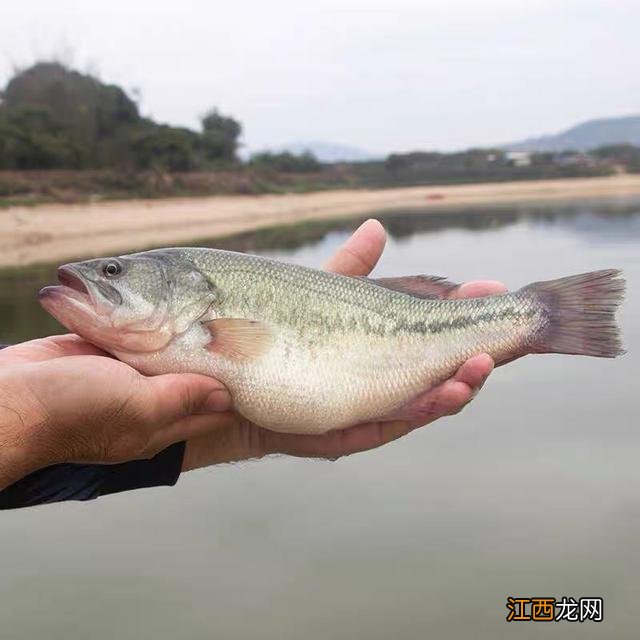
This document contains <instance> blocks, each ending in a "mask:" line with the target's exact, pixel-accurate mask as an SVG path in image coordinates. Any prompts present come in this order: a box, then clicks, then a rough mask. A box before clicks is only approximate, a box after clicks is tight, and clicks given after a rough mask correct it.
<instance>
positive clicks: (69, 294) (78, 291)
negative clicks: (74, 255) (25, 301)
mask: <svg viewBox="0 0 640 640" xmlns="http://www.w3.org/2000/svg"><path fill="white" fill-rule="evenodd" d="M58 282H59V283H60V284H59V285H54V286H49V287H45V288H44V289H42V290H41V291H40V293H39V294H38V298H39V299H40V300H41V301H45V300H49V299H61V298H66V299H68V300H73V301H75V302H76V303H79V304H82V305H85V306H94V302H95V300H94V297H93V295H92V293H91V291H90V289H89V287H88V286H87V284H86V282H85V280H84V278H83V277H82V276H81V275H80V273H78V271H76V269H74V268H73V267H72V266H71V265H63V266H62V267H59V268H58Z"/></svg>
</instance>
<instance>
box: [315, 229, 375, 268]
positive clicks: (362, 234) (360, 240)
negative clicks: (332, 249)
mask: <svg viewBox="0 0 640 640" xmlns="http://www.w3.org/2000/svg"><path fill="white" fill-rule="evenodd" d="M386 240H387V234H386V232H385V230H384V227H383V226H382V225H381V224H380V223H379V222H378V221H377V220H373V219H371V220H367V221H366V222H364V223H363V224H361V225H360V226H359V227H358V228H357V229H356V231H355V232H354V233H353V235H352V236H351V237H350V238H349V239H348V240H347V241H346V242H345V243H344V244H343V245H342V247H340V249H338V251H337V252H336V253H335V254H334V255H333V257H332V258H330V259H329V261H328V262H327V263H326V264H325V265H324V269H325V270H326V271H333V272H334V273H342V274H344V275H349V276H366V275H368V274H369V273H370V272H371V271H373V268H374V267H375V266H376V264H377V263H378V260H379V259H380V256H381V255H382V251H383V250H384V245H385V243H386Z"/></svg>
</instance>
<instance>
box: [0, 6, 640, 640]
mask: <svg viewBox="0 0 640 640" xmlns="http://www.w3.org/2000/svg"><path fill="white" fill-rule="evenodd" d="M638 24H640V4H638V3H637V2H632V1H626V0H620V1H618V2H616V3H613V4H612V3H607V2H604V1H592V0H581V1H579V2H578V1H571V0H562V1H558V0H555V1H551V0H532V1H530V2H526V3H514V2H506V1H504V2H503V1H501V0H487V1H486V2H483V3H477V2H471V1H463V0H453V1H449V2H444V1H429V0H422V1H420V2H418V1H413V0H411V1H410V0H395V1H394V2H390V1H388V0H385V1H382V0H369V1H368V2H364V1H360V0H342V1H341V2H337V1H336V2H334V1H332V0H331V1H326V0H320V1H319V2H316V3H313V4H312V5H305V4H304V3H299V2H292V1H291V2H290V1H277V0H276V1H275V2H270V3H266V4H265V3H259V2H244V1H239V2H233V3H227V2H196V1H195V0H182V1H181V2H169V1H164V0H162V1H159V0H156V1H154V2H147V1H146V0H140V1H138V2H134V3H132V2H121V1H120V0H113V1H111V2H109V3H105V2H98V1H96V0H84V1H83V2H71V1H69V0H61V1H58V2H56V3H51V2H44V1H40V2H38V1H35V0H23V1H22V2H20V3H18V2H5V3H4V6H3V8H2V20H1V21H0V88H1V93H0V342H5V341H6V342H15V341H19V340H26V339H30V338H33V337H38V336H43V335H49V334H52V333H55V332H58V331H61V328H60V327H59V326H57V325H56V323H55V322H54V321H53V320H52V319H51V318H50V317H48V316H47V315H46V314H45V313H44V311H42V310H41V309H40V308H39V306H38V304H37V300H36V297H35V296H36V293H37V291H38V289H39V288H40V287H41V286H43V285H44V284H46V283H49V282H51V281H52V280H53V278H54V277H55V267H56V264H57V263H58V262H60V261H62V260H63V259H64V260H66V259H70V258H84V257H93V256H94V255H95V253H96V252H105V253H108V252H110V251H113V250H118V251H120V250H121V251H125V250H135V249H143V248H147V247H150V246H156V245H158V244H177V243H180V244H185V243H186V244H197V245H207V246H214V247H222V248H227V249H235V250H240V251H250V252H255V253H260V254H263V255H269V256H272V257H276V258H279V259H283V260H287V261H291V262H297V263H300V264H306V265H310V266H316V267H318V266H320V265H321V264H322V262H323V261H324V260H325V259H326V258H327V257H328V256H329V255H330V254H331V252H333V251H334V250H335V249H336V248H337V247H338V246H339V244H340V243H341V242H343V241H344V240H345V239H346V237H347V236H348V234H349V233H350V232H351V231H352V230H353V229H354V228H355V227H356V225H357V224H358V223H359V222H361V221H362V220H363V219H364V218H366V217H370V216H377V217H380V218H381V220H382V221H383V223H384V224H385V226H386V227H387V228H388V230H389V233H390V241H389V244H388V247H387V250H386V252H385V255H384V257H383V260H382V262H381V265H380V267H379V268H378V270H377V273H378V275H388V276H390V275H406V274H411V273H435V274H441V275H446V276H448V277H450V278H451V279H453V280H456V281H465V280H470V279H477V278H485V277H486V278H494V279H501V280H504V281H505V282H506V283H507V285H508V286H509V287H510V288H517V287H519V286H522V285H524V284H526V283H528V282H530V281H535V280H542V279H547V278H555V277H560V276H563V275H569V274H571V273H578V272H582V271H590V270H595V269H599V268H607V267H617V268H621V269H623V270H624V272H625V275H626V277H627V280H628V296H627V301H626V302H625V305H624V307H623V309H622V312H621V314H620V320H621V324H622V326H623V333H624V342H625V345H626V347H627V349H628V353H627V355H626V356H625V357H623V358H621V359H618V360H615V361H603V360H597V359H586V358H573V357H568V356H544V357H535V358H525V359H523V360H520V361H518V362H516V363H514V364H512V365H509V366H508V367H503V368H501V369H500V370H498V371H497V372H496V373H495V374H494V375H493V376H492V378H491V379H490V381H489V383H488V384H487V386H486V388H485V389H484V390H483V392H482V394H480V396H479V397H478V398H477V399H476V400H475V401H474V403H473V404H472V405H471V406H470V407H468V408H467V409H465V411H464V412H463V413H462V414H461V415H459V416H455V417H452V418H447V419H444V420H441V421H439V422H438V423H437V424H434V425H433V426H432V427H430V428H429V429H425V430H421V431H417V432H415V433H413V434H411V435H410V436H409V437H407V438H404V439H402V440H400V441H397V442H394V443H392V444H391V445H389V446H387V447H385V448H383V449H381V450H377V451H374V452H368V453H364V454H360V455H356V456H353V457H350V458H346V459H342V460H340V461H338V462H335V463H329V462H318V461H308V460H293V459H285V458H273V459H269V460H263V461H259V462H251V463H245V464H236V465H228V466H224V467H217V468H212V469H207V470H201V471H197V472H192V473H189V474H187V475H186V476H185V477H183V478H182V479H181V480H180V482H179V483H178V485H177V486H176V487H175V488H171V489H168V488H167V489H154V490H147V491H142V492H137V493H134V494H129V495H126V494H125V495H119V496H113V497H108V498H104V499H101V500H99V501H98V502H95V503H92V504H87V505H85V504H65V505H57V506H51V507H43V508H38V509H31V510H24V511H20V512H7V513H5V514H3V515H2V517H1V518H0V521H1V522H0V637H1V638H2V640H5V639H6V640H27V639H29V640H31V639H33V638H38V637H45V638H48V639H52V640H55V639H58V638H70V637H72V638H73V637H88V636H90V637H92V638H96V639H102V638H104V639H107V638H114V637H116V638H122V639H125V638H140V637H153V638H174V637H180V638H194V639H195V638H203V637H211V636H212V635H216V637H221V638H252V637H259V638H274V639H275V638H278V639H280V638H292V639H293V638H296V639H297V638H300V637H305V638H309V639H314V638H325V637H330V638H341V637H352V638H367V639H374V638H380V639H382V638H388V637H389V636H391V635H393V636H395V637H398V638H403V639H404V638H407V639H409V638H412V639H413V638H416V637H425V636H427V635H430V636H433V637H438V638H467V637H468V638H487V639H488V638H491V639H493V638H496V637H502V636H503V635H506V634H507V633H508V634H512V635H514V636H515V637H522V638H538V637H541V636H542V635H545V634H549V635H553V636H554V637H562V638H565V637H566V638H574V637H575V638H602V637H610V638H637V637H638V613H637V597H638V596H639V595H640V581H639V579H638V575H640V574H639V571H640V552H639V550H638V539H639V536H640V509H639V507H638V498H637V497H638V490H639V489H640V473H639V472H638V465H637V452H638V445H639V444H640V443H639V440H638V438H639V436H638V431H637V429H636V425H637V408H636V407H637V402H636V395H635V394H636V392H637V378H638V364H639V361H638V356H637V355H636V354H637V353H638V350H639V349H640V328H639V325H638V322H637V318H638V312H639V311H640V302H639V298H638V292H639V286H640V285H639V283H640V106H639V101H640V75H639V74H638V68H637V60H638V58H639V56H640V44H639V43H638V38H637V31H638ZM347 204H348V206H347ZM159 229H163V231H162V233H163V235H162V237H160V236H159V235H158V233H160V232H159V231H158V230H159ZM100 242H102V244H100ZM507 596H513V597H555V598H558V599H560V598H561V597H563V596H567V597H574V598H576V599H577V598H580V597H603V598H604V621H603V622H601V623H594V622H584V623H582V624H580V623H568V622H554V623H543V622H528V623H523V622H520V623H517V622H512V623H507V622H506V621H505V618H506V616H507V614H508V610H507V609H506V606H505V605H506V599H507Z"/></svg>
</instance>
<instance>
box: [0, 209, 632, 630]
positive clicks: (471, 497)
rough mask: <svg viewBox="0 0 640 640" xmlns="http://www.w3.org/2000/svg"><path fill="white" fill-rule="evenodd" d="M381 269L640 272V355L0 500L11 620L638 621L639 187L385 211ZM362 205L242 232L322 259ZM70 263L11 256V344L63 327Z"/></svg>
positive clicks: (4, 280)
mask: <svg viewBox="0 0 640 640" xmlns="http://www.w3.org/2000/svg"><path fill="white" fill-rule="evenodd" d="M385 222H386V224H387V225H388V227H389V229H390V231H391V233H392V238H391V240H390V242H389V245H388V248H387V251H386V253H385V257H384V259H383V262H382V263H381V265H380V267H379V268H378V270H377V273H378V274H379V275H400V274H409V273H434V274H441V275H446V276H448V277H450V278H452V279H454V280H458V281H463V280H468V279H476V278H487V277H488V278H498V279H502V280H504V281H505V282H506V283H507V284H508V285H509V286H510V287H519V286H521V285H523V284H525V283H528V282H530V281H533V280H539V279H546V278H555V277H559V276H563V275H568V274H571V273H578V272H581V271H589V270H593V269H600V268H604V267H620V268H622V269H624V271H625V274H626V276H627V279H628V282H629V292H628V297H627V301H626V303H625V306H624V309H623V311H622V313H621V315H620V318H621V322H622V324H623V327H624V336H625V344H626V347H627V349H628V351H629V353H628V354H627V355H626V356H625V357H624V358H621V359H618V360H615V361H608V360H597V359H587V358H577V357H569V356H538V357H531V358H526V359H523V360H520V361H518V362H516V363H514V364H512V365H510V366H508V367H503V368H501V369H500V370H498V371H497V372H496V373H495V374H494V375H493V376H492V378H491V379H490V381H489V382H488V384H487V386H486V388H485V389H484V391H483V393H482V394H481V395H480V396H479V397H478V398H477V400H476V401H475V402H474V403H473V405H472V406H470V407H469V408H467V409H466V410H465V411H464V412H463V413H462V414H461V415H459V416H456V417H452V418H447V419H444V420H441V421H439V422H438V423H437V424H435V425H433V426H432V427H431V428H429V429H424V430H421V431H418V432H416V433H414V434H412V435H411V436H409V437H407V438H405V439H403V440H400V441H397V442H395V443H393V444H391V445H389V446H387V447H385V448H384V449H381V450H378V451H374V452H369V453H365V454H361V455H357V456H353V457H351V458H348V459H343V460H340V461H338V462H335V463H330V462H312V461H307V460H294V459H286V458H279V459H270V460H265V461H261V462H252V463H246V464H238V465H234V466H226V467H216V468H212V469H208V470H203V471H199V472H194V473H191V474H188V475H185V476H184V477H183V478H182V479H181V480H180V482H179V484H178V485H177V486H176V487H175V488H172V489H168V488H166V489H155V490H150V491H143V492H137V493H132V494H128V495H126V494H125V495H121V496H114V497H110V498H104V499H102V500H100V501H98V502H94V503H90V504H67V505H60V506H52V507H43V508H39V509H33V510H25V511H21V512H8V513H4V514H3V515H1V516H0V638H2V640H14V639H16V640H17V639H20V640H23V639H24V640H27V639H40V638H46V639H47V640H56V639H65V640H66V639H68V638H92V639H98V640H101V639H103V638H104V639H112V638H118V639H128V638H181V639H191V638H193V639H196V638H198V639H199V638H213V637H215V638H261V639H263V638H266V639H272V638H273V639H292V640H294V639H295V640H299V639H301V638H304V639H308V640H312V639H316V638H317V639H323V640H325V639H327V638H366V639H367V640H374V639H381V640H382V639H385V640H386V639H387V638H389V637H393V638H402V639H405V638H406V639H414V638H465V639H466V638H491V639H493V638H501V637H507V636H508V637H518V638H537V637H542V636H545V637H547V636H551V637H562V638H574V637H575V638H605V637H606V638H637V637H639V634H640V631H639V630H638V622H639V615H640V614H639V609H638V602H639V598H640V550H639V548H640V506H639V505H640V470H639V468H640V465H639V463H638V459H639V452H640V447H639V445H640V431H639V429H638V422H639V421H638V409H637V407H638V401H637V398H638V394H639V393H640V381H639V377H638V376H639V373H640V367H639V363H640V358H639V356H638V355H637V354H640V324H639V323H638V314H639V312H640V297H639V296H638V293H639V292H640V203H638V202H629V201H619V202H591V203H575V204H572V205H562V206H558V207H544V208H541V207H521V208H519V209H517V210H501V211H500V212H499V213H489V212H485V215H482V216H479V215H477V214H470V213H465V212H458V213H447V214H446V215H442V216H440V215H439V216H437V217H433V216H421V215H415V214H413V215H403V214H401V213H399V214H397V215H393V216H386V219H385ZM354 224H355V222H351V223H340V224H338V225H337V226H336V225H327V224H324V225H316V226H307V227H303V228H297V229H295V230H275V231H272V232H269V233H265V232H263V233H261V234H260V235H258V236H257V237H256V236H251V235H246V236H243V237H241V238H238V239H235V240H233V241H227V242H225V243H224V245H225V246H227V247H230V246H235V247H238V248H242V249H247V250H253V251H257V252H259V253H263V254H265V255H271V256H275V257H278V258H283V259H287V260H290V261H295V262H298V263H303V264H308V265H315V266H318V265H320V264H321V263H322V262H323V260H324V259H326V258H327V257H328V256H329V255H330V253H331V252H332V251H333V250H334V249H335V248H336V247H337V245H338V244H339V243H340V242H342V241H343V240H344V239H345V237H346V236H347V234H348V232H349V230H350V229H352V228H353V226H354ZM53 271H54V270H53V268H38V269H32V270H29V271H21V272H3V273H0V341H1V340H2V339H5V340H14V341H15V340H20V339H26V338H29V337H34V336H39V335H46V334H48V333H51V332H54V331H56V326H55V323H53V321H51V320H49V319H48V318H47V317H46V315H45V314H44V312H42V311H41V310H40V309H39V307H38V305H37V303H36V302H35V301H34V300H35V299H34V295H35V293H36V292H37V290H38V289H39V288H40V286H42V285H43V284H44V283H46V282H50V281H51V279H52V277H53ZM507 595H511V596H521V597H527V596H555V597H561V596H565V595H566V596H573V597H576V598H578V597H581V596H602V597H603V598H604V601H605V609H604V611H605V621H604V622H603V623H599V624H597V623H589V622H585V623H583V624H582V625H581V624H579V623H548V624H545V623H510V624H509V625H508V624H507V623H506V622H505V621H504V618H505V616H506V613H507V610H506V608H505V600H506V596H507Z"/></svg>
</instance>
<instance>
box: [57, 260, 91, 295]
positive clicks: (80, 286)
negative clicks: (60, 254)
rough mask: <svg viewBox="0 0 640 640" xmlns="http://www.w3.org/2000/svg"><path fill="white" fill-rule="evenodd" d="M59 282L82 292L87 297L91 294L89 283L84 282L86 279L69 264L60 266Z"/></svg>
mask: <svg viewBox="0 0 640 640" xmlns="http://www.w3.org/2000/svg"><path fill="white" fill-rule="evenodd" d="M58 282H59V283H60V284H61V285H62V286H63V287H68V288H69V289H73V290H74V291H76V292H77V293H80V294H82V295H85V296H87V297H89V296H90V293H89V289H88V288H87V285H86V284H85V283H84V280H83V279H82V278H81V277H80V276H79V275H78V273H77V272H76V271H75V270H74V269H73V267H69V266H67V265H65V266H62V267H60V268H59V269H58Z"/></svg>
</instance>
